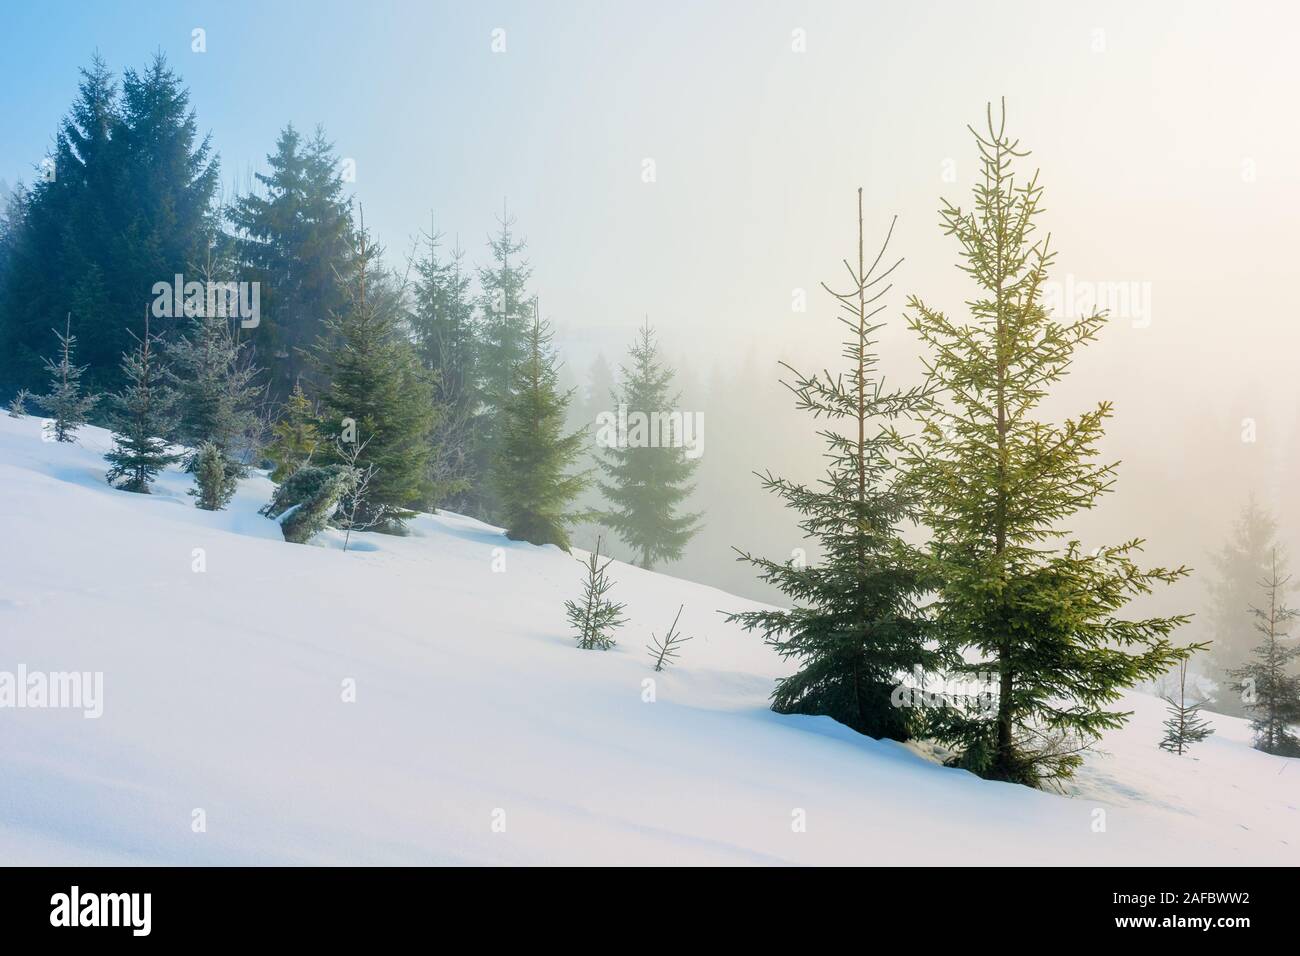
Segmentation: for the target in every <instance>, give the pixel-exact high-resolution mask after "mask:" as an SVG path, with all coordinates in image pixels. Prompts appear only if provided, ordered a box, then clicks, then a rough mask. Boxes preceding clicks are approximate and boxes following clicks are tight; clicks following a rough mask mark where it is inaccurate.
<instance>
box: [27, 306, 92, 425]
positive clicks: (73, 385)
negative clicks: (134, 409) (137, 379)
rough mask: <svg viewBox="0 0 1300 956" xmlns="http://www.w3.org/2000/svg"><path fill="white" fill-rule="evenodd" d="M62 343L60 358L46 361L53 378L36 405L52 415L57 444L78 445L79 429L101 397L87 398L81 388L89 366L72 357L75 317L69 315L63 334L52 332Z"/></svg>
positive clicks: (47, 370) (46, 368) (74, 349)
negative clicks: (76, 442) (77, 434)
mask: <svg viewBox="0 0 1300 956" xmlns="http://www.w3.org/2000/svg"><path fill="white" fill-rule="evenodd" d="M51 331H52V332H54V334H55V336H56V337H57V338H58V340H59V351H58V357H57V358H55V359H48V358H47V359H46V360H45V371H46V373H47V374H48V375H49V377H50V390H49V391H48V392H46V393H45V394H44V395H42V396H40V397H39V398H38V399H37V401H38V402H39V403H40V404H41V405H42V406H43V407H44V408H45V410H46V411H48V412H49V413H50V417H51V422H50V425H49V428H50V431H51V432H52V434H53V435H54V439H55V441H61V442H71V441H76V438H75V437H74V436H75V435H76V432H77V429H79V428H80V427H81V426H82V425H84V424H86V419H87V417H88V416H89V415H90V412H91V410H92V409H93V408H94V407H95V405H96V404H98V402H99V396H97V395H86V394H84V393H83V391H82V388H81V376H82V373H84V372H85V371H86V368H87V366H85V365H77V364H76V362H74V361H73V355H74V353H75V352H76V348H77V337H76V336H75V335H73V334H72V314H71V313H69V314H68V317H67V320H66V322H65V325H64V331H62V332H60V331H59V330H58V329H52V330H51Z"/></svg>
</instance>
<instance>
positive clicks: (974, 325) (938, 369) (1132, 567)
mask: <svg viewBox="0 0 1300 956" xmlns="http://www.w3.org/2000/svg"><path fill="white" fill-rule="evenodd" d="M987 119H988V123H987V125H988V131H987V133H986V134H981V133H978V132H976V131H975V130H974V129H973V128H972V129H971V132H972V134H974V136H975V139H976V143H977V145H978V149H979V154H980V167H981V173H980V176H979V178H978V182H977V185H976V187H975V190H974V204H973V207H971V208H962V207H958V206H955V205H953V204H951V203H948V202H945V203H944V204H943V208H942V209H941V210H940V216H941V219H942V223H943V228H944V232H945V233H946V234H948V235H951V236H954V237H955V238H956V239H957V241H958V244H959V245H960V248H961V254H962V258H963V260H964V263H963V265H962V266H961V268H962V270H963V271H964V272H965V273H966V274H967V275H968V276H969V277H970V278H971V280H972V281H973V282H974V284H975V285H976V287H977V290H978V291H977V292H976V293H975V295H974V296H973V297H972V299H971V300H970V301H969V302H968V303H967V307H968V308H969V309H970V310H971V317H970V320H969V321H960V320H955V319H950V318H949V317H948V316H946V315H945V314H943V313H942V312H939V311H937V310H935V309H932V308H930V307H929V306H927V305H926V304H925V303H924V302H922V301H921V300H920V299H918V298H916V297H912V298H911V299H910V300H909V307H910V308H911V310H912V313H913V314H912V316H911V320H910V322H911V327H912V328H913V329H914V330H915V331H916V332H917V333H918V334H919V335H920V337H921V339H922V341H923V342H924V343H925V344H926V346H927V347H928V349H929V351H930V356H929V358H928V359H927V368H928V371H929V396H930V397H929V400H928V401H927V402H926V405H925V406H924V408H923V409H922V415H921V419H922V422H923V425H924V427H923V431H922V434H921V436H920V441H919V442H918V443H916V445H915V447H914V454H913V455H912V457H911V459H910V460H909V461H908V462H907V465H908V467H909V470H910V471H911V474H912V479H913V481H914V482H915V484H914V487H915V489H916V491H917V493H918V494H919V496H920V500H921V501H922V502H923V503H924V518H925V523H926V524H927V525H928V526H929V528H930V529H931V530H932V532H933V538H932V542H931V547H930V559H931V560H930V563H931V570H932V572H933V575H934V578H935V579H936V581H937V584H938V599H937V601H936V602H935V604H934V606H933V610H934V614H935V619H936V624H937V627H938V630H939V633H940V634H941V635H942V638H943V641H944V646H945V649H946V650H948V652H949V653H950V655H951V656H953V657H959V658H960V660H961V662H960V663H959V664H958V665H957V666H956V668H955V670H956V672H957V673H967V674H975V675H979V676H980V677H983V676H985V675H988V676H989V677H991V679H992V681H993V682H994V683H995V685H996V696H997V707H996V712H995V713H993V714H988V713H986V712H985V711H984V710H983V709H981V708H976V707H971V708H944V709H942V710H940V711H937V712H936V714H935V715H934V718H935V719H934V721H933V722H932V727H931V731H932V733H933V734H934V735H935V736H937V737H938V739H940V740H941V741H943V742H944V743H947V744H949V745H950V746H953V747H955V748H956V749H957V750H958V751H959V755H958V757H957V758H956V760H955V762H956V763H957V764H958V765H960V766H963V767H965V768H967V769H969V770H972V771H974V772H975V773H978V774H980V775H981V776H985V777H989V778H992V779H999V780H1009V781H1017V782H1021V783H1026V784H1031V785H1039V784H1046V783H1049V782H1050V781H1053V780H1055V779H1057V778H1061V777H1066V776H1069V775H1070V774H1071V773H1072V772H1073V770H1074V769H1075V768H1076V767H1077V766H1078V765H1079V764H1080V763H1081V761H1082V757H1081V756H1080V755H1079V751H1080V749H1082V748H1084V747H1086V746H1087V745H1088V744H1089V743H1090V742H1092V741H1093V740H1095V739H1097V738H1099V737H1100V735H1101V733H1102V732H1103V731H1105V730H1108V729H1113V728H1117V727H1119V726H1121V725H1122V724H1123V723H1124V721H1125V719H1126V718H1127V716H1128V714H1127V713H1125V712H1122V711H1117V710H1113V709H1111V708H1110V707H1109V705H1111V704H1113V703H1114V702H1115V701H1116V700H1118V699H1119V697H1120V695H1121V693H1122V691H1123V690H1124V688H1126V687H1130V686H1132V685H1133V684H1135V683H1137V682H1139V681H1142V680H1149V679H1153V678H1155V677H1157V676H1158V675H1160V674H1162V673H1164V672H1165V671H1166V670H1168V669H1169V667H1170V666H1172V665H1173V664H1175V663H1177V662H1178V661H1179V660H1181V659H1183V658H1184V657H1186V656H1187V655H1188V654H1189V653H1191V651H1192V650H1195V649H1199V646H1197V645H1192V646H1190V647H1187V648H1181V649H1180V648H1176V647H1174V646H1173V645H1172V644H1171V643H1170V640H1169V636H1170V634H1171V633H1172V632H1173V631H1174V629H1175V628H1177V627H1178V626H1179V625H1181V624H1183V623H1184V622H1185V621H1186V620H1187V618H1186V616H1183V615H1179V616H1175V617H1150V618H1145V619H1137V620H1127V619H1124V618H1121V617H1119V616H1117V613H1118V612H1119V611H1121V609H1122V608H1124V606H1125V605H1126V604H1127V603H1128V601H1129V600H1130V599H1131V598H1132V597H1134V596H1136V595H1141V594H1146V593H1147V592H1149V591H1151V590H1152V588H1153V586H1154V585H1156V584H1169V583H1172V582H1174V581H1176V580H1178V579H1179V578H1181V577H1183V576H1184V575H1185V574H1187V570H1186V569H1185V568H1177V569H1173V570H1169V569H1165V568H1154V569H1151V570H1144V569H1142V568H1141V567H1139V566H1138V565H1137V564H1136V563H1135V557H1136V554H1137V552H1139V551H1140V550H1141V547H1142V541H1141V540H1140V539H1134V540H1132V541H1128V542H1125V543H1123V544H1120V545H1117V546H1103V547H1098V548H1095V549H1093V550H1085V548H1084V546H1083V545H1082V544H1081V543H1080V542H1079V541H1077V540H1065V539H1066V538H1067V536H1068V533H1069V532H1068V531H1067V530H1066V528H1065V527H1063V523H1064V522H1065V521H1066V519H1068V518H1070V517H1071V516H1073V515H1075V514H1076V513H1077V512H1079V511H1080V510H1083V509H1088V508H1091V507H1093V506H1094V505H1095V504H1096V503H1097V501H1098V499H1099V498H1100V496H1101V495H1103V494H1104V493H1105V492H1107V491H1108V490H1110V488H1111V486H1112V484H1113V482H1114V480H1115V474H1116V465H1115V464H1113V463H1103V462H1098V461H1097V460H1096V456H1097V450H1096V446H1097V443H1098V441H1099V440H1100V439H1101V437H1102V435H1103V432H1104V426H1105V422H1106V420H1107V419H1108V418H1109V417H1110V415H1111V404H1110V403H1109V402H1104V401H1103V402H1100V403H1099V404H1098V405H1096V406H1095V407H1094V408H1092V409H1090V410H1087V411H1085V412H1083V413H1081V414H1080V415H1079V416H1078V417H1076V418H1072V419H1067V420H1066V421H1065V422H1064V423H1063V424H1059V425H1058V424H1054V423H1050V422H1046V421H1042V420H1038V419H1036V418H1035V417H1034V415H1035V412H1036V411H1037V410H1038V406H1039V404H1040V403H1041V402H1042V401H1043V399H1044V398H1046V397H1047V395H1048V393H1049V389H1050V387H1051V386H1052V385H1054V384H1056V383H1057V382H1058V381H1060V379H1061V378H1062V377H1063V376H1064V375H1065V373H1066V371H1067V369H1068V368H1069V366H1070V362H1071V359H1072V357H1073V354H1074V352H1075V350H1076V349H1077V348H1078V347H1080V346H1082V345H1084V344H1086V343H1088V342H1090V341H1092V340H1093V339H1094V338H1095V337H1096V335H1097V333H1098V331H1099V330H1100V329H1101V327H1102V326H1103V324H1104V323H1105V315H1104V314H1103V313H1097V314H1093V315H1087V316H1084V317H1081V318H1078V319H1070V318H1055V317H1053V316H1051V315H1049V314H1048V312H1047V311H1046V310H1045V308H1044V307H1043V304H1042V292H1043V284H1044V282H1045V281H1046V280H1047V273H1048V268H1049V266H1050V265H1051V263H1052V259H1053V255H1054V254H1053V252H1052V251H1051V250H1050V248H1049V246H1050V236H1049V237H1046V238H1043V239H1036V238H1035V230H1036V224H1037V219H1038V215H1039V212H1040V206H1039V204H1040V200H1041V196H1042V187H1041V186H1039V185H1038V178H1037V174H1035V175H1034V176H1033V177H1032V178H1031V179H1029V180H1028V181H1027V182H1021V181H1019V180H1017V179H1016V177H1015V174H1014V172H1013V168H1012V167H1013V165H1014V163H1015V161H1016V160H1018V159H1020V158H1021V157H1023V156H1026V155H1027V154H1028V153H1027V151H1025V150H1021V149H1020V147H1019V145H1018V142H1017V141H1014V140H1012V139H1011V138H1009V137H1008V136H1007V135H1006V132H1005V110H1004V112H1003V115H1002V119H1001V121H1000V122H998V123H997V124H995V122H994V119H993V112H992V106H991V105H990V107H989V110H988V117H987Z"/></svg>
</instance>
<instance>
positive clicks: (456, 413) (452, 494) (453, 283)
mask: <svg viewBox="0 0 1300 956" xmlns="http://www.w3.org/2000/svg"><path fill="white" fill-rule="evenodd" d="M425 241H426V243H427V247H426V251H425V254H424V256H423V257H421V258H420V259H419V260H418V261H417V262H416V263H415V272H416V280H415V287H414V293H413V296H412V299H413V301H412V308H411V313H410V316H409V320H408V321H409V324H410V326H411V333H412V338H413V340H414V343H415V348H416V351H417V353H418V354H419V356H420V362H421V364H422V365H423V366H424V368H425V369H426V370H427V371H428V372H429V373H430V375H431V376H432V377H433V388H434V400H435V402H436V403H437V404H438V406H439V407H440V409H441V410H442V414H441V415H440V417H439V421H438V424H437V426H436V427H435V429H434V431H433V434H432V451H431V454H430V456H429V481H430V486H431V488H432V489H433V494H434V497H433V499H432V500H430V501H429V502H428V505H429V507H430V509H432V508H433V507H442V506H445V507H450V508H452V509H454V510H465V509H467V508H468V507H469V506H471V504H472V503H473V501H474V500H475V498H474V495H473V492H472V488H473V485H474V484H476V483H477V482H478V480H479V477H480V476H479V475H477V474H476V473H475V472H474V465H475V461H474V458H473V454H474V440H475V435H476V434H477V432H478V429H479V427H480V426H481V425H482V422H481V420H480V408H479V406H480V399H479V395H480V390H479V382H478V379H477V371H476V369H477V358H478V345H479V343H478V327H477V325H476V323H475V320H474V303H473V299H472V297H471V295H470V282H471V275H470V272H469V270H468V269H466V268H465V264H464V255H465V254H464V251H463V250H462V249H461V248H460V247H459V245H457V246H456V247H455V248H453V249H452V251H451V254H450V256H449V257H448V258H446V259H443V258H442V257H441V256H440V254H439V246H440V243H441V236H440V234H439V233H438V232H437V231H436V230H434V229H433V228H432V227H431V228H430V231H429V233H428V234H427V235H426V236H425Z"/></svg>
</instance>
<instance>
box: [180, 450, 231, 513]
mask: <svg viewBox="0 0 1300 956" xmlns="http://www.w3.org/2000/svg"><path fill="white" fill-rule="evenodd" d="M190 471H192V472H193V473H194V487H193V488H191V489H190V490H189V494H190V495H192V496H193V497H194V499H195V500H194V507H196V508H201V509H202V510H204V511H223V510H225V507H226V505H228V504H230V499H231V498H233V497H234V496H235V491H236V490H237V489H238V488H239V472H238V469H236V468H233V467H231V465H230V463H229V462H228V461H227V460H226V456H225V455H224V454H222V451H221V449H220V448H219V447H217V445H215V444H214V443H212V442H210V441H205V442H204V443H203V444H201V445H199V447H198V448H196V449H195V450H194V458H193V462H192V464H191V466H190Z"/></svg>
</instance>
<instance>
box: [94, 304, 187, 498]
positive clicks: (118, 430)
mask: <svg viewBox="0 0 1300 956" xmlns="http://www.w3.org/2000/svg"><path fill="white" fill-rule="evenodd" d="M159 345H160V341H159V338H158V336H156V335H152V334H150V332H149V317H148V312H147V311H146V314H145V320H144V335H143V336H139V337H137V339H136V347H135V348H134V349H132V350H131V351H129V352H126V353H124V354H123V356H122V373H123V377H124V378H125V379H126V382H127V384H126V387H125V388H123V389H122V391H120V392H118V393H117V394H116V395H114V396H113V398H112V404H113V429H114V431H113V448H112V450H111V451H109V452H108V453H107V454H106V455H104V458H105V460H107V461H108V463H109V464H110V465H111V467H110V468H109V470H108V475H107V480H108V483H109V484H110V485H115V486H116V487H118V488H121V489H122V490H123V491H133V492H136V493H137V494H144V495H147V494H149V486H150V485H151V484H152V483H153V480H154V478H156V477H157V476H158V474H159V472H161V471H162V470H163V469H164V468H166V467H167V466H168V465H170V464H172V463H173V462H177V461H180V459H181V457H182V456H181V455H179V454H176V453H174V452H171V451H170V450H169V446H168V444H167V440H166V439H165V438H164V437H163V436H164V435H167V434H170V433H171V431H172V430H173V428H174V427H175V417H174V414H173V412H174V409H175V405H176V393H175V392H174V391H173V390H172V389H171V388H169V387H168V385H167V380H166V376H165V374H164V370H163V367H162V364H161V362H160V361H159V357H158V352H159Z"/></svg>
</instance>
